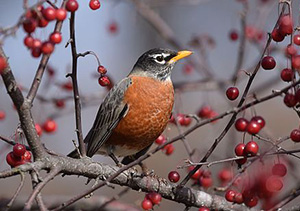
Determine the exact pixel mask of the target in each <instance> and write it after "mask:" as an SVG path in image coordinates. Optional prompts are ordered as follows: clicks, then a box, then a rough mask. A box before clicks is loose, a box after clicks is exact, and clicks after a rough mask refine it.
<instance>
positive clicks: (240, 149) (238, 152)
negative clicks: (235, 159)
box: [234, 143, 246, 156]
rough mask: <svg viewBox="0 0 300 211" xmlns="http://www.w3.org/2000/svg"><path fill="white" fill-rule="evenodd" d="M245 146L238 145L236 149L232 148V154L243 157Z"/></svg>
mask: <svg viewBox="0 0 300 211" xmlns="http://www.w3.org/2000/svg"><path fill="white" fill-rule="evenodd" d="M245 146H246V145H245V144H243V143H239V144H238V145H236V147H235V148H234V152H235V154H236V155H237V156H243V155H244V150H245Z"/></svg>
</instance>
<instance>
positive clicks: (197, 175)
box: [188, 166, 202, 180]
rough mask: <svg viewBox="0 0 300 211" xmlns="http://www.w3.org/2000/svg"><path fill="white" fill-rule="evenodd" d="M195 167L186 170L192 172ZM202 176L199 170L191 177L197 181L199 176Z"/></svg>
mask: <svg viewBox="0 0 300 211" xmlns="http://www.w3.org/2000/svg"><path fill="white" fill-rule="evenodd" d="M194 168H195V167H194V166H189V168H188V170H189V171H192V170H193V169H194ZM201 175H202V171H201V169H198V170H197V171H196V172H195V173H194V174H193V175H192V177H191V178H192V179H194V180H198V179H199V178H200V176H201Z"/></svg>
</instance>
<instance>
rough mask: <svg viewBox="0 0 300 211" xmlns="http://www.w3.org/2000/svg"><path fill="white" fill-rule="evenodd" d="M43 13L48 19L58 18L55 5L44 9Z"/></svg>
mask: <svg viewBox="0 0 300 211" xmlns="http://www.w3.org/2000/svg"><path fill="white" fill-rule="evenodd" d="M42 14H43V17H44V18H45V19H46V20H47V21H53V20H54V19H56V10H55V9H54V8H53V7H47V8H46V9H43V11H42Z"/></svg>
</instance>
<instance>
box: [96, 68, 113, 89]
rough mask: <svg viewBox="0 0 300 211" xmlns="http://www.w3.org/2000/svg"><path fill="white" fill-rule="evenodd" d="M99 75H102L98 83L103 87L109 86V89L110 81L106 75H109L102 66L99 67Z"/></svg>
mask: <svg viewBox="0 0 300 211" xmlns="http://www.w3.org/2000/svg"><path fill="white" fill-rule="evenodd" d="M97 70H98V73H100V77H99V79H98V83H99V84H100V85H101V86H107V87H109V86H110V80H109V77H108V76H107V75H106V73H107V69H106V68H105V67H104V66H102V65H100V66H98V69H97Z"/></svg>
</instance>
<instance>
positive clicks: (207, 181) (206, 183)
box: [188, 166, 213, 189]
mask: <svg viewBox="0 0 300 211" xmlns="http://www.w3.org/2000/svg"><path fill="white" fill-rule="evenodd" d="M194 168H195V167H194V166H190V167H189V168H188V171H192V170H193V169H194ZM191 178H192V179H193V181H194V184H196V185H199V186H201V187H202V188H204V189H207V188H210V187H211V186H212V185H213V179H212V176H211V172H210V171H209V170H201V169H198V170H197V171H196V172H195V173H194V174H193V175H192V177H191Z"/></svg>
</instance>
